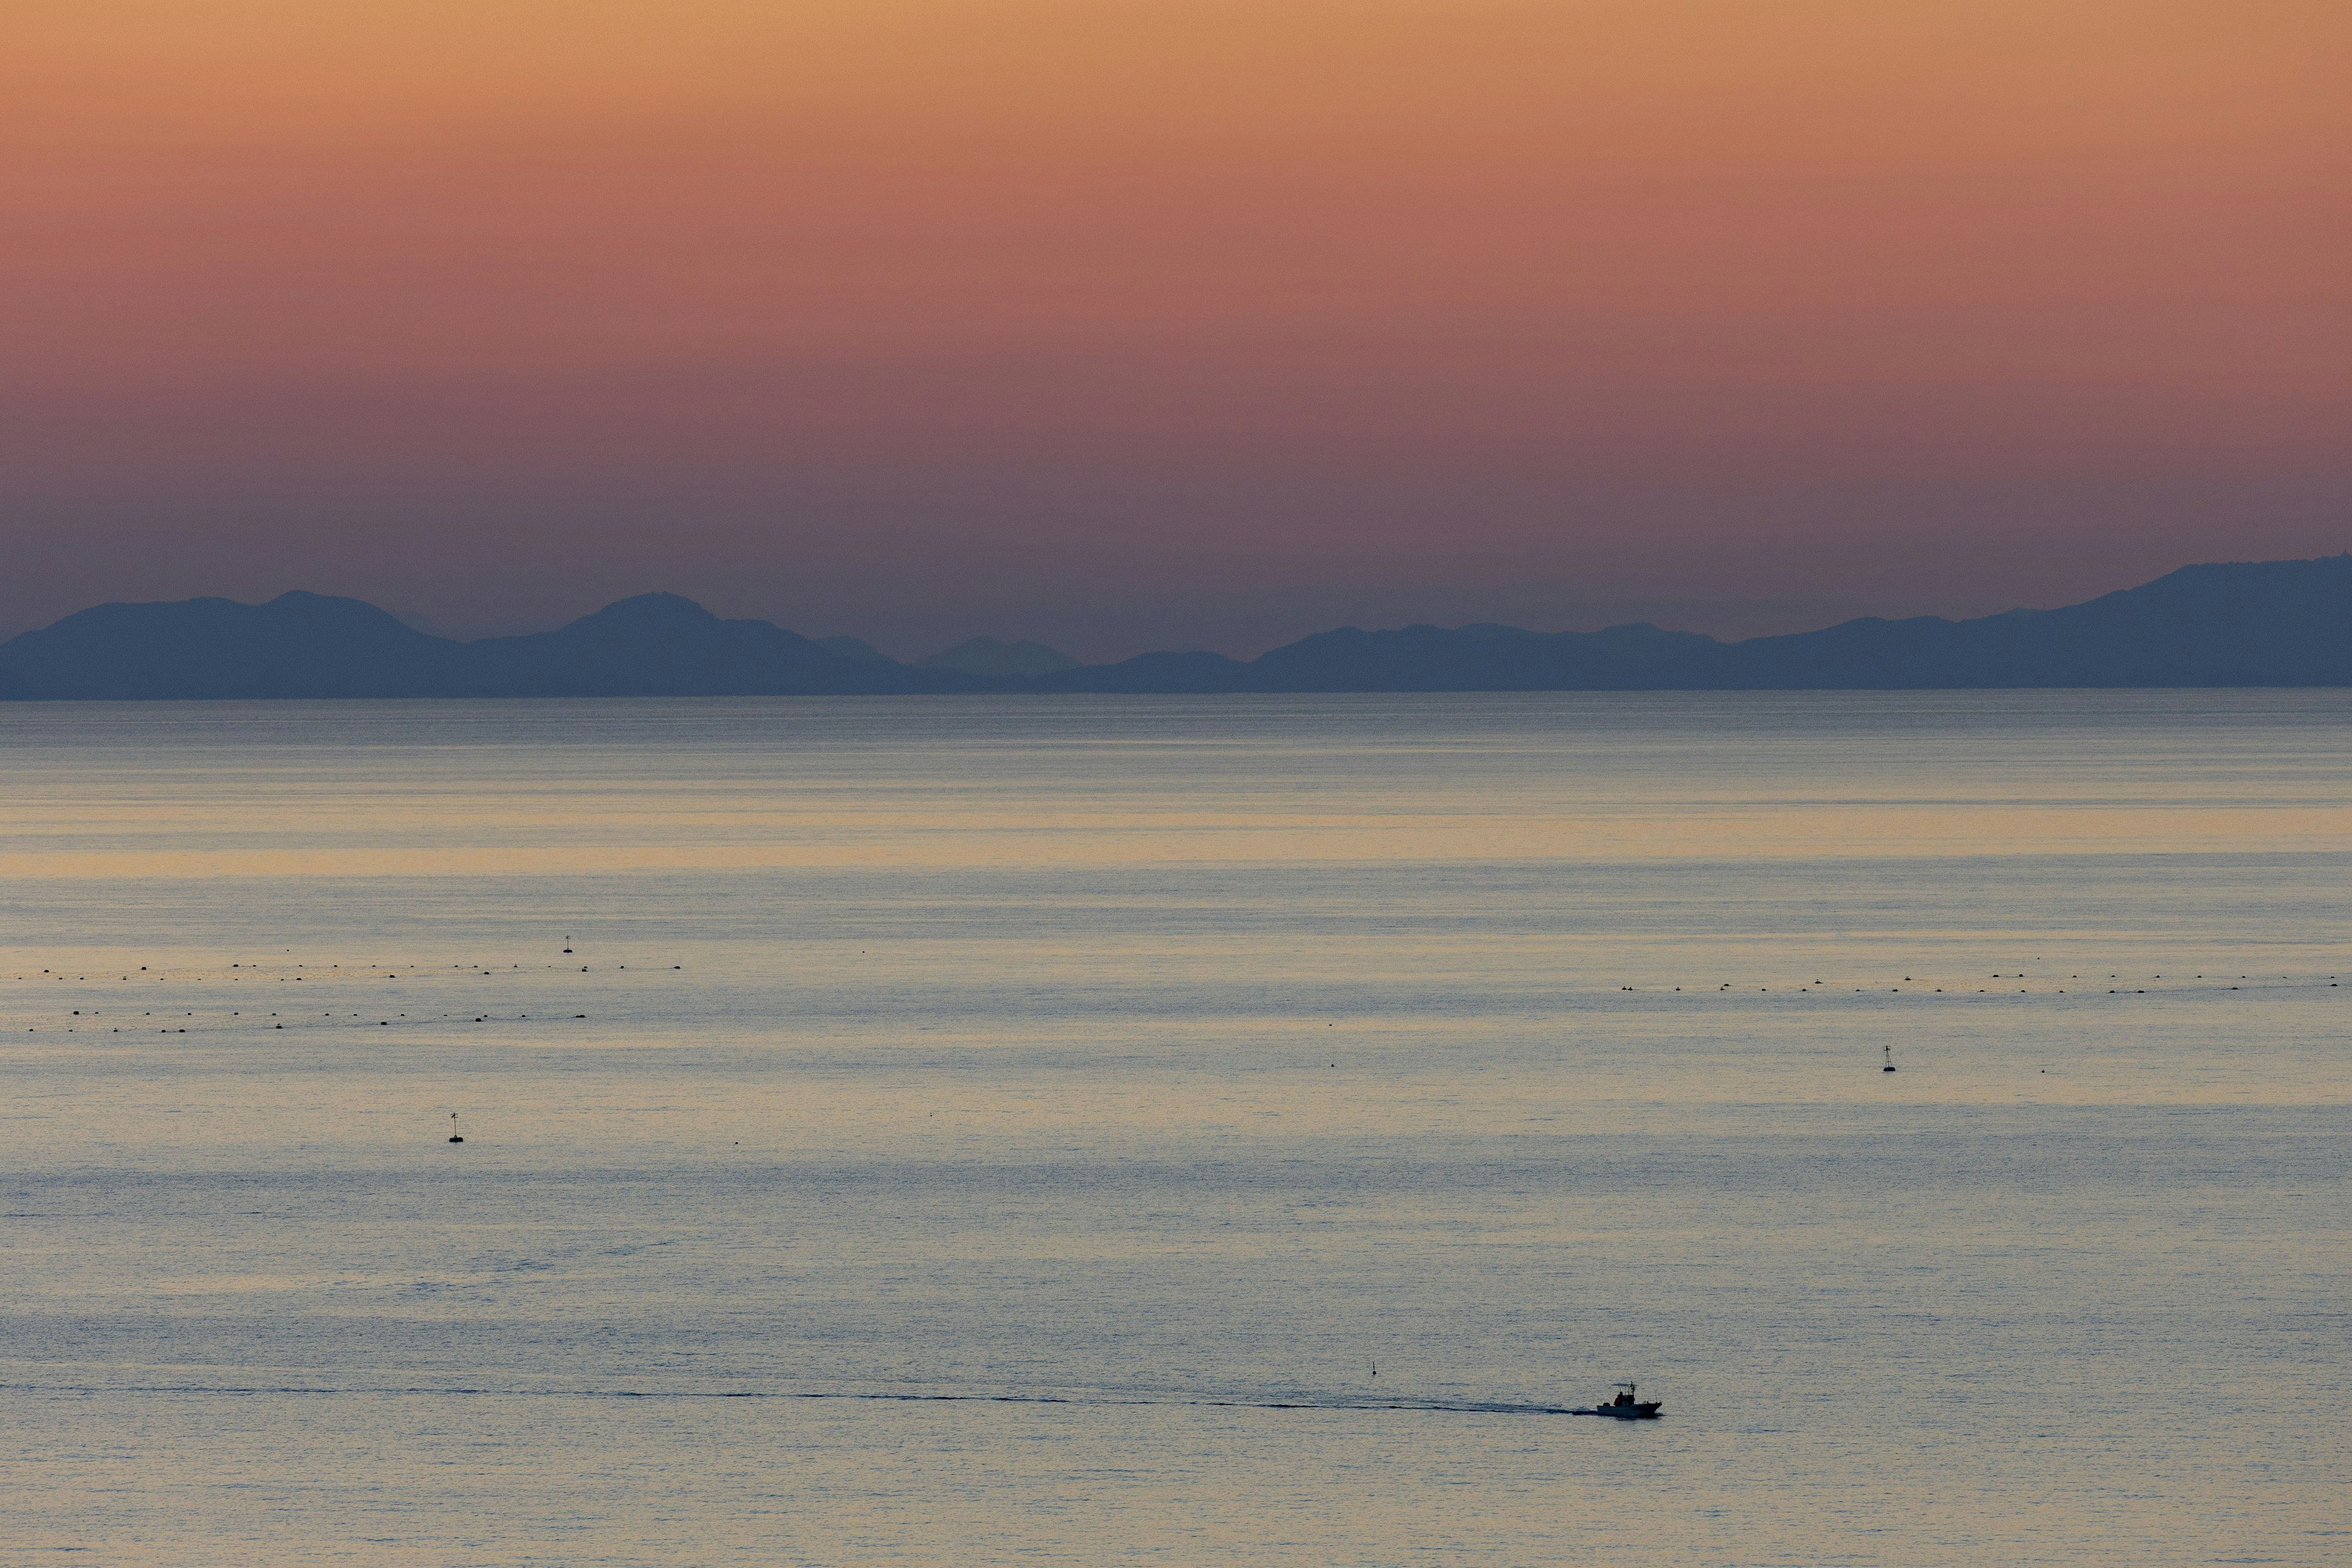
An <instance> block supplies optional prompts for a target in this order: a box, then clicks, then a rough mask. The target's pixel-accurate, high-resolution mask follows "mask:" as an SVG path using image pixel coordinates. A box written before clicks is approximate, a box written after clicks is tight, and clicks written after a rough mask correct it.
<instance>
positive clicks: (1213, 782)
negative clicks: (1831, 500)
mask: <svg viewBox="0 0 2352 1568" xmlns="http://www.w3.org/2000/svg"><path fill="white" fill-rule="evenodd" d="M2347 832H2352V694H2347V693H2336V692H2324V693H2267V692H2227V693H2222V692H2213V693H2202V692H2190V693H2154V694H2116V693H2021V694H2001V695H1972V694H1937V695H1928V696H1920V695H1910V694H1904V695H1887V696H1872V695H1862V696H1856V695H1821V696H1813V695H1799V696H1787V695H1768V696H1741V697H1712V696H1706V697H1697V696H1640V697H1616V696H1605V697H1589V696H1531V697H1504V698H1488V697H1468V698H1463V697H1443V698H1387V697H1382V698H1361V699H1338V700H1320V699H1268V700H1212V701H1199V702H1194V701H1189V700H1143V701H1116V700H1052V701H1018V700H986V701H978V700H975V701H964V700H907V701H887V702H860V701H848V700H832V701H813V702H793V701H774V702H719V701H713V702H649V703H632V702H609V703H608V702H583V703H576V704H572V703H538V704H492V703H485V704H408V703H385V704H373V705H367V704H355V705H344V706H309V705H299V704H283V705H267V704H257V705H221V706H210V705H203V706H184V707H143V706H115V707H107V706H89V707H84V706H56V707H49V706H33V705H21V704H20V705H10V706H5V707H0V878H5V881H0V898H5V922H6V923H5V929H0V965H5V969H0V1215H5V1218H0V1242H5V1265H0V1548H5V1550H0V1559H5V1560H6V1561H8V1562H12V1563H13V1562H16V1561H26V1562H46V1561H49V1560H51V1559H52V1558H53V1557H58V1555H59V1554H61V1553H72V1554H75V1555H69V1556H66V1557H64V1558H63V1560H65V1561H73V1560H76V1557H77V1556H78V1557H79V1559H80V1560H87V1561H99V1562H153V1563H175V1564H176V1563H322V1562H334V1563H698V1564H701V1563H874V1562H886V1563H893V1562H894V1563H941V1564H947V1563H954V1564H982V1563H1118V1562H1164V1563H1196V1562H1217V1563H1286V1564H1287V1563H1298V1564H1310V1563H1315V1564H1320V1563H1480V1564H1483V1563H1555V1562H1578V1561H1587V1560H1599V1559H1601V1558H1603V1557H1607V1558H1610V1559H1612V1560H1615V1561H1623V1560H1625V1559H1626V1555H1627V1553H1628V1552H1630V1553H1631V1554H1632V1560H1633V1561H1637V1562H1654V1563H1930V1564H1933V1563H1955V1564H1957V1563H2116V1564H2121V1563H2204V1562H2228V1563H2257V1562H2258V1563H2311V1564H2316V1563H2342V1562H2345V1561H2347V1560H2352V1524H2347V1522H2346V1521H2347V1519H2352V1510H2347V1508H2346V1506H2345V1497H2346V1489H2345V1485H2344V1483H2345V1481H2346V1479H2347V1461H2352V1418H2347V1414H2346V1395H2347V1373H2352V1314H2347V1305H2346V1301H2347V1283H2352V1178H2347V1153H2352V1119H2347V1106H2352V1071H2347V1063H2348V1062H2352V1054H2348V1053H2347V1023H2352V990H2347V981H2352V952H2347V946H2352V943H2347V924H2346V919H2347V913H2352V876H2347V872H2352V837H2347ZM567 935H568V937H569V939H570V943H571V946H572V948H573V950H574V951H573V952H572V953H570V954H565V953H562V952H561V949H562V947H563V946H564V945H565V939H566V937H567ZM2159 975H2160V976H2161V977H2162V978H2161V979H2158V978H2157V977H2158V976H2159ZM2339 975H2341V976H2344V977H2345V978H2344V979H2341V980H2339V979H2338V978H2336V977H2337V976H2339ZM395 976H396V978H395ZM1817 983H1818V984H1817ZM1677 986H1679V987H1680V988H1681V989H1680V990H1679V991H1677V990H1676V989H1675V987H1677ZM1724 987H1728V988H1727V989H1725V988H1724ZM2233 987H2234V989H2232V988H2233ZM1627 988H1630V989H1627ZM526 1015H527V1016H526ZM118 1031H119V1032H118ZM182 1031H184V1032H182ZM1887 1046H1892V1047H1893V1051H1894V1059H1895V1064H1896V1066H1897V1067H1898V1068H1899V1069H1900V1070H1899V1071H1897V1072H1896V1073H1894V1074H1892V1075H1889V1074H1885V1073H1882V1072H1881V1071H1880V1070H1879V1068H1880V1066H1881V1063H1882V1060H1883V1058H1884V1047H1887ZM452 1111H455V1112H456V1113H457V1121H456V1122H455V1125H456V1126H457V1129H458V1130H459V1131H462V1132H463V1134H464V1135H465V1137H466V1140H467V1142H465V1143H463V1144H450V1143H447V1142H445V1140H446V1137H447V1135H448V1131H449V1129H450V1127H451V1126H452V1122H451V1120H450V1117H451V1112H452ZM1374 1363H1377V1365H1378V1369H1379V1374H1378V1377H1377V1379H1375V1378H1374V1377H1373V1376H1372V1374H1371V1369H1372V1367H1373V1365H1374ZM1624 1378H1638V1379H1639V1380H1640V1381H1641V1383H1642V1387H1643V1395H1644V1396H1645V1397H1649V1396H1656V1397H1661V1398H1663V1399H1664V1400H1665V1402H1666V1410H1667V1415H1666V1418H1665V1419H1664V1420H1663V1421H1661V1422H1658V1423H1655V1424H1653V1425H1643V1426H1623V1425H1618V1424H1614V1423H1605V1422H1601V1421H1597V1420H1593V1419H1591V1418H1583V1417H1574V1416H1565V1415H1543V1414H1538V1413H1532V1412H1531V1411H1530V1410H1528V1409H1527V1408H1524V1407H1531V1406H1541V1405H1574V1404H1585V1403H1590V1402H1591V1401H1592V1400H1594V1399H1597V1398H1600V1397H1603V1396H1605V1395H1606V1394H1607V1393H1608V1385H1609V1384H1611V1383H1612V1382H1613V1381H1615V1380H1618V1379H1624ZM908 1394H920V1395H954V1396H958V1397H956V1398H953V1399H931V1398H925V1399H921V1400H909V1399H905V1398H901V1397H898V1396H900V1395H908ZM972 1395H987V1396H997V1397H994V1398H990V1399H974V1398H970V1397H964V1396H972ZM873 1396H888V1397H873ZM1048 1400H1060V1401H1064V1402H1063V1403H1045V1402H1044V1401H1048ZM1389 1405H1405V1406H1408V1407H1406V1408H1386V1407H1383V1406H1389ZM1427 1405H1495V1406H1500V1407H1503V1408H1496V1409H1485V1410H1479V1409H1432V1408H1421V1407H1417V1406H1427ZM1275 1406H1287V1407H1286V1408H1275ZM1514 1407H1519V1408H1514Z"/></svg>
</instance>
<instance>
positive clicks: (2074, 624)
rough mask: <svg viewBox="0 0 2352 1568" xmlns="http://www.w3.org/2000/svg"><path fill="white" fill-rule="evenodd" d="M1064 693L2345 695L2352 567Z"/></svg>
mask: <svg viewBox="0 0 2352 1568" xmlns="http://www.w3.org/2000/svg"><path fill="white" fill-rule="evenodd" d="M1032 684H1033V685H1034V686H1035V687H1037V688H1039V689H1049V690H1063V691H1196V692H1209V691H1670V690H1800V689H1880V690H1894V689H1936V688H1979V687H2063V686H2095V687H2114V686H2346V685H2352V554H2345V555H2332V556H2327V557H2326V558H2324V559H2321V560H2317V561H2269V562H2257V563H2232V564H2222V565H2208V566H2188V567H2183V568H2182V569H2181V570H2179V571H2178V572H2175V573H2172V574H2169V575H2168V576H2165V577H2160V578H2158V579H2157V580H2156V581H2155V582H2153V583H2148V584H2143V585H2142V586H2140V587H2137V588H2126V589H2124V590H2122V591H2121V592H2118V593H2114V594H2109V595H2105V596H2104V597H2101V598H2097V599H2093V600H2091V601H2090V602H2088V603H2087V604H2081V605H2069V606H2068V607H2066V608H2064V609H2061V610H2044V611H2029V610H2011V611H2010V612H2008V613H2006V614H2004V615H1999V616H1984V617H1982V618H1980V619H1977V620H1968V621H1948V620H1943V619H1940V618H1938V617H1935V616H1919V617H1916V618H1914V619H1910V620H1901V621H1887V620H1879V619H1875V618H1873V619H1865V620H1857V621H1848V622H1846V623H1845V624H1844V625H1843V626H1831V627H1828V628H1826V629H1825V630H1822V631H1816V632H1801V633H1797V634H1794V635H1792V636H1788V637H1755V638H1751V639H1749V640H1748V641H1746V642H1739V643H1722V642H1717V640H1716V639H1715V638H1713V637H1700V636H1697V635H1696V634H1694V633H1690V632H1668V631H1661V630H1659V629H1658V628H1657V627H1656V626H1643V625H1637V626H1612V627H1611V628H1610V629H1608V630H1607V631H1601V632H1552V633H1544V632H1527V631H1520V630H1518V629H1517V628H1516V627H1513V626H1463V627H1461V628H1459V629H1457V630H1451V631H1449V630H1445V629H1444V628H1442V627H1438V626H1407V627H1404V628H1403V629H1402V630H1398V631H1381V632H1367V631H1359V630H1357V629H1356V628H1355V627H1352V626H1349V627H1343V628H1342V629H1340V630H1339V631H1333V632H1322V633H1319V634H1318V635H1317V636H1314V637H1307V638H1305V639H1303V640H1301V641H1299V642H1295V643H1292V644H1290V645H1289V646H1288V647H1278V648H1276V649H1274V650H1273V651H1272V652H1270V653H1267V654H1265V655H1262V656H1261V657H1259V658H1255V659H1253V660H1250V661H1249V662H1247V663H1242V662H1239V661H1236V660H1234V659H1229V658H1223V657H1222V656H1220V655H1217V654H1213V653H1191V654H1166V653H1152V654H1145V655H1142V656H1141V657H1139V658H1131V659H1129V660H1127V661H1125V662H1124V663H1120V664H1113V665H1101V666H1094V667H1090V668H1086V669H1081V670H1075V671H1072V672H1070V673H1068V674H1066V675H1063V676H1057V677H1053V678H1050V679H1045V680H1041V681H1036V682H1033V683H1032Z"/></svg>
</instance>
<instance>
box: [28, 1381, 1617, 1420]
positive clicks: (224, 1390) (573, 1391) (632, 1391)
mask: <svg viewBox="0 0 2352 1568" xmlns="http://www.w3.org/2000/svg"><path fill="white" fill-rule="evenodd" d="M0 1390H5V1391H6V1392H8V1393H12V1394H70V1395H74V1396H77V1397H83V1398H87V1397H90V1396H93V1395H96V1396H103V1395H106V1394H164V1395H170V1394H179V1395H184V1396H201V1397H214V1398H247V1399H260V1398H272V1397H280V1398H327V1399H331V1398H412V1399H611V1400H721V1399H730V1400H830V1401H836V1402H866V1403H872V1404H887V1405H1092V1406H1108V1407H1121V1406H1150V1405H1158V1406H1166V1407H1171V1408H1190V1409H1200V1410H1383V1411H1387V1410H1393V1411H1409V1412H1410V1411H1418V1412H1425V1413H1428V1414H1431V1415H1601V1414H1603V1412H1602V1411H1601V1410H1599V1409H1594V1408H1591V1407H1584V1406H1576V1405H1553V1404H1548V1403H1543V1402H1539V1401H1531V1400H1515V1399H1444V1398H1428V1399H1423V1398H1414V1397H1412V1396H1409V1395H1390V1394H1317V1393H1298V1394H1186V1393H1181V1392H1178V1391H1174V1390H1166V1391H1149V1392H1125V1391H1117V1390H1070V1391H1066V1392H1065V1391H1046V1390H1035V1391H1026V1392H1024V1391H1004V1390H996V1391H990V1390H979V1389H940V1388H930V1389H891V1388H720V1389H691V1388H687V1389H677V1388H581V1387H555V1386H550V1387H544V1388H529V1387H515V1388H493V1387H483V1386H478V1385H473V1384H262V1383H255V1384H196V1383H172V1384H128V1383H120V1384H0Z"/></svg>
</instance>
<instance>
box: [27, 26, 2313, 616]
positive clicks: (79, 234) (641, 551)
mask: <svg viewBox="0 0 2352 1568" xmlns="http://www.w3.org/2000/svg"><path fill="white" fill-rule="evenodd" d="M9 26H10V30H11V33H12V37H11V39H10V44H9V47H7V48H6V49H5V50H4V51H0V197H5V204H0V545H5V552H6V555H7V558H8V560H9V563H10V569H9V570H8V571H7V572H6V573H5V574H0V630H10V631H13V630H19V629H23V628H24V627H26V626H33V625H38V624H42V623H45V622H46V621H47V620H49V619H52V618H54V617H55V616H58V615H61V614H64V613H66V612H68V611H70V610H73V609H77V608H79V607H81V606H82V605H87V604H89V603H92V602H95V601H98V600H102V599H110V598H150V597H180V596H185V595H194V594H225V595H231V596H235V597H239V598H256V597H263V596H267V595H271V594H275V593H278V592H280V591H282V590H284V589H286V588H289V587H298V586H299V587H309V588H314V589H318V590H320V591H325V592H336V593H349V594H354V595H360V596H362V597H365V598H369V599H372V600H374V601H376V602H377V603H380V604H383V605H386V606H388V607H391V608H394V609H396V610H400V611H403V612H405V613H410V614H414V615H417V616H423V617H425V618H428V619H429V620H430V621H432V622H433V623H436V624H437V625H439V626H444V627H446V628H447V629H450V630H453V631H457V632H460V633H465V634H471V633H475V632H480V631H490V630H507V629H517V628H521V627H527V626H543V625H549V624H552V623H554V622H556V621H559V620H562V619H564V618H567V617H569V616H572V615H575V614H578V613H581V612H583V611H585V610H587V609H591V608H593V607H594V606H596V605H599V604H601V603H604V601H606V600H608V599H611V598H614V597H617V596H620V595H625V594H629V593H635V592H640V591H644V590H646V589H653V588H664V589H669V590H672V591H676V592H679V593H684V594H688V595H692V596H694V597H696V598H698V599H700V600H702V601H703V602H704V603H706V604H708V605H710V606H711V607H712V608H714V609H717V610H719V611H721V612H722V613H727V614H734V615H751V616H763V617H767V618H771V619H774V620H777V621H780V622H782V623H783V624H785V625H788V626H795V627H797V628H799V629H802V630H804V631H808V632H811V633H827V632H837V631H846V632H854V633H857V634H859V635H863V636H866V637H871V638H873V639H874V640H876V641H877V642H878V643H880V644H881V645H882V646H884V647H886V648H888V649H889V650H890V651H893V652H896V653H900V654H906V655H913V654H919V653H921V652H924V651H928V650H929V648H931V647H938V646H940V645H942V644H945V643H947V642H951V641H954V640H957V639H959V638H961V637H965V636H969V635H972V634H974V633H979V632H991V633H994V634H997V635H1000V636H1006V637H1016V636H1034V637H1043V638H1045V639H1046V640H1048V641H1054V642H1057V643H1060V644H1062V645H1064V646H1067V647H1071V648H1072V649H1073V651H1076V652H1078V653H1081V654H1083V655H1087V656H1089V657H1109V656H1116V655H1119V654H1125V653H1129V652H1134V651H1137V650H1139V649H1140V648H1143V647H1198V646H1208V647H1221V648H1223V649H1225V650H1227V651H1230V652H1234V653H1244V654H1246V653H1250V652H1255V651H1256V650H1257V649H1259V648H1262V647H1265V646H1268V645H1270V644H1272V643H1275V642H1278V641H1282V640H1286V639H1287V638H1288V637H1295V636H1297V635H1299V634H1301V633H1304V632H1307V631H1309V630H1314V629H1318V628H1320V627H1322V626H1329V625H1334V624H1339V623H1340V622H1347V621H1354V622H1357V623H1360V624H1398V623H1401V622H1404V621H1409V620H1416V619H1434V620H1440V621H1444V622H1449V623H1451V622H1460V621H1464V620H1475V619H1504V620H1510V621H1514V622H1517V623H1518V624H1522V625H1528V626H1538V627H1544V628H1550V627H1557V626H1597V625H1601V624H1604V623H1606V622H1609V621H1613V620H1623V619H1631V618H1637V617H1638V618H1650V619H1656V620H1659V621H1661V622H1664V623H1666V624H1671V625H1679V626H1692V627H1695V628H1696V629H1702V630H1712V631H1717V632H1721V633H1728V634H1742V633H1748V632H1753V631H1758V630H1782V629H1793V628H1796V627H1800V626H1810V625H1815V624H1820V623H1822V622H1825V621H1828V620H1832V619H1836V618H1840V617H1842V616H1846V615H1851V614H1859V613H1886V614H1895V613H1916V612H1937V613H1947V614H1958V613H1976V612H1982V611H1988V610H1994V609H2000V608H2005V607H2008V606H2009V605H2016V604H2056V603H2063V602H2067V601H2069V600H2072V599H2075V598H2080V597H2085V596H2088V595H2092V594H2095V593H2098V592H2102V591H2105V590H2106V589H2108V588H2112V587H2118V586H2123V585H2126V584H2130V583H2132V582H2136V581H2138V580H2141V579H2144V578H2147V577H2149V576H2153V575H2155V574H2158V573H2161V572H2163V571H2166V570H2168V569H2170V568H2171V567H2174V566H2177V565H2179V564H2182V563H2187V562H2190V561H2196V560H2208V559H2228V558H2247V557H2257V556H2280V555H2308V554H2317V553H2326V552H2335V551H2337V550H2342V549H2345V548H2347V547H2352V412H2348V411H2352V284H2347V277H2352V266H2347V257H2352V8H2347V7H2346V6H2344V5H2340V4H2335V3H2332V0H2331V3H2328V4H2319V3H2309V0H2242V3H2241V4H2235V5H2226V6H2225V5H2211V4H2210V3H2198V4H2180V3H2176V0H2134V3H2131V4H2123V3H2112V4H2111V3H2094V0H2042V3H2040V4H2031V5H2029V4H2021V3H2008V0H1966V3H1963V0H1916V3H1911V4H1905V5H1890V4H1861V3H1854V0H1844V3H1828V0H1773V3H1770V4H1766V3H1763V0H1639V3H1634V0H1619V3H1599V4H1585V3H1573V0H1556V3H1549V4H1531V3H1513V4H1500V3H1492V0H1445V3H1444V4H1440V3H1438V0H1359V3H1354V4H1347V5H1340V4H1324V3H1308V0H1254V3H1251V4H1240V3H1229V0H1185V3H1183V4H1171V3H1165V0H1023V3H1007V0H856V3H854V4H853V3H851V0H806V3H800V4H795V5H789V6H779V5H772V4H751V3H748V0H745V3H713V0H677V3H676V4H672V5H662V6H655V5H639V4H613V3H607V0H566V3H563V4H557V3H554V0H475V3H472V4H464V5H460V4H456V3H444V0H405V3H404V4H401V5H390V4H382V5H365V4H357V5H315V4H303V5H297V4H293V3H291V0H203V3H199V4H194V5H191V4H187V3H185V0H172V3H164V0H121V3H115V4H108V5H81V4H67V3H64V0H28V3H27V4H25V5H20V6H17V7H13V8H12V14H11V19H10V24H9Z"/></svg>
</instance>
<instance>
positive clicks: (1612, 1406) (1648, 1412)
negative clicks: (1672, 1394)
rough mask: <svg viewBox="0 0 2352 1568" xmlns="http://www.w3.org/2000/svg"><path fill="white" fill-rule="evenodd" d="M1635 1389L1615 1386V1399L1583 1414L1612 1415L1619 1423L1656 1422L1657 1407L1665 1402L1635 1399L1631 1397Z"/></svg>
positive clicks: (1620, 1385) (1627, 1386) (1629, 1386)
mask: <svg viewBox="0 0 2352 1568" xmlns="http://www.w3.org/2000/svg"><path fill="white" fill-rule="evenodd" d="M1634 1393H1635V1389H1634V1386H1633V1384H1630V1383H1621V1384H1618V1385H1617V1397H1616V1398H1614V1399H1612V1400H1611V1401H1610V1402H1609V1403H1608V1404H1606V1405H1594V1406H1593V1407H1592V1408H1591V1410H1589V1411H1586V1412H1584V1413H1583V1414H1585V1415H1613V1416H1615V1417H1616V1418H1617V1419H1618V1420H1620V1421H1654V1420H1656V1419H1657V1418H1658V1406H1659V1405H1663V1404H1664V1403H1665V1402H1664V1400H1660V1399H1636V1398H1634V1397H1633V1394H1634Z"/></svg>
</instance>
